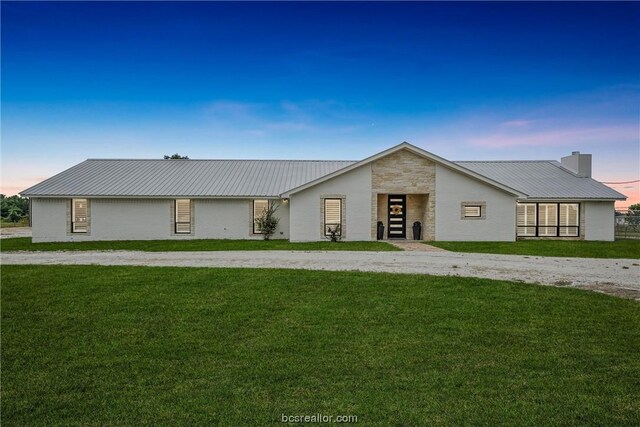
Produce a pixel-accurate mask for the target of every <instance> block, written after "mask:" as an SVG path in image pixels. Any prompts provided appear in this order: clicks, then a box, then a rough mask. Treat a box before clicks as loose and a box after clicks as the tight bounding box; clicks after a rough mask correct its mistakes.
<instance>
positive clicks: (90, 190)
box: [21, 159, 625, 199]
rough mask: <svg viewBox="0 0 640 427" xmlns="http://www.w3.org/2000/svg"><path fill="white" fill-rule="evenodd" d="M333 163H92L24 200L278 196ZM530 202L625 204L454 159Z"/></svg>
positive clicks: (600, 192)
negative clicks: (32, 198)
mask: <svg viewBox="0 0 640 427" xmlns="http://www.w3.org/2000/svg"><path fill="white" fill-rule="evenodd" d="M355 163H357V162H355V161H333V160H135V159H133V160H131V159H129V160H128V159H89V160H86V161H84V162H82V163H80V164H78V165H76V166H73V167H71V168H70V169H67V170H65V171H63V172H61V173H59V174H57V175H55V176H53V177H51V178H49V179H47V180H45V181H43V182H41V183H39V184H36V185H34V186H33V187H31V188H29V189H27V190H24V191H23V192H22V193H21V194H23V195H25V196H32V197H33V196H35V197H37V196H49V197H56V196H58V197H62V196H87V197H89V196H94V197H278V196H279V195H281V194H283V193H286V192H287V191H289V190H291V189H293V188H297V187H299V186H301V185H304V184H306V183H309V182H311V181H314V180H316V179H318V178H321V177H323V176H326V175H329V174H331V173H333V172H336V171H339V170H341V169H343V168H346V167H348V166H351V165H353V164H355ZM453 163H455V164H457V165H459V166H462V167H464V168H467V169H469V170H471V171H473V172H475V173H477V174H480V175H482V176H485V177H487V178H489V179H492V180H494V181H496V182H499V183H501V184H503V185H505V186H508V187H510V188H513V189H515V190H517V191H519V192H521V193H523V194H526V195H527V196H528V198H531V199H554V198H557V199H624V198H625V196H624V195H623V194H620V193H618V192H617V191H615V190H613V189H611V188H609V187H607V186H606V185H604V184H602V183H600V182H598V181H596V180H594V179H591V178H579V177H577V176H576V175H575V174H573V173H572V172H570V171H569V170H567V169H565V168H563V167H562V166H561V165H560V163H559V162H556V161H553V160H533V161H460V162H453Z"/></svg>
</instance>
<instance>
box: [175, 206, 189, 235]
mask: <svg viewBox="0 0 640 427" xmlns="http://www.w3.org/2000/svg"><path fill="white" fill-rule="evenodd" d="M175 205H176V212H175V216H176V217H175V223H176V234H189V233H191V200H189V199H177V200H176V202H175Z"/></svg>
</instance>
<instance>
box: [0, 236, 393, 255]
mask: <svg viewBox="0 0 640 427" xmlns="http://www.w3.org/2000/svg"><path fill="white" fill-rule="evenodd" d="M0 250H2V252H7V251H90V250H99V251H106V250H127V251H147V252H164V251H260V250H281V251H399V250H400V249H398V248H396V247H395V246H393V245H390V244H388V243H385V242H330V241H322V242H289V241H288V240H269V241H264V240H116V241H96V242H51V243H31V238H30V237H16V238H11V239H3V240H2V241H1V242H0Z"/></svg>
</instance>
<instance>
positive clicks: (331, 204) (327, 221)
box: [324, 199, 342, 235]
mask: <svg viewBox="0 0 640 427" xmlns="http://www.w3.org/2000/svg"><path fill="white" fill-rule="evenodd" d="M335 227H342V199H324V229H325V235H329V234H330V230H333V229H334V228H335ZM338 234H341V230H339V232H338Z"/></svg>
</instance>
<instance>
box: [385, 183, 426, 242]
mask: <svg viewBox="0 0 640 427" xmlns="http://www.w3.org/2000/svg"><path fill="white" fill-rule="evenodd" d="M430 202H432V201H431V200H430V194H388V193H385V194H377V195H376V209H375V215H374V218H373V219H374V225H375V226H376V228H377V224H378V222H379V221H380V222H382V224H383V225H384V235H383V239H408V240H411V239H413V224H414V223H415V222H420V224H421V225H422V239H423V240H432V239H433V231H432V230H433V215H429V212H430V209H429V208H430ZM376 231H377V230H376ZM376 235H377V232H376ZM374 236H375V235H374Z"/></svg>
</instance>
